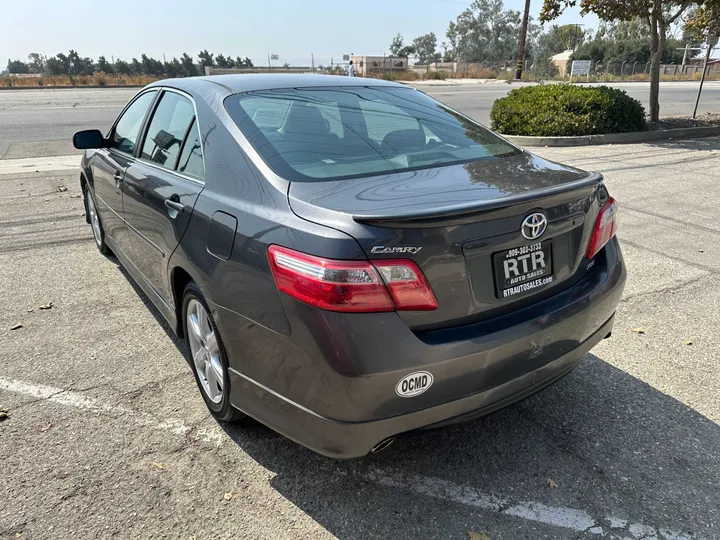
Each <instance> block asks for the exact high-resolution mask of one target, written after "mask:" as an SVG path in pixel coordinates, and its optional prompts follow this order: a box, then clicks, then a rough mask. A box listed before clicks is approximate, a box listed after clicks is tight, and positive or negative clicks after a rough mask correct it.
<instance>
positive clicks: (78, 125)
mask: <svg viewBox="0 0 720 540" xmlns="http://www.w3.org/2000/svg"><path fill="white" fill-rule="evenodd" d="M614 86H616V87H618V88H621V89H623V90H625V91H626V92H627V93H628V94H630V95H631V96H632V97H634V98H636V99H638V100H640V101H641V102H642V103H643V104H644V105H645V107H646V108H647V99H648V92H649V90H648V88H649V86H648V84H645V83H618V84H615V85H614ZM660 87H661V90H660V105H661V113H662V115H663V116H672V115H683V114H685V115H687V114H691V113H692V109H693V105H694V104H695V95H696V93H697V87H698V83H695V82H673V83H663V84H661V85H660ZM418 88H420V89H421V90H422V91H424V92H427V93H428V94H430V95H431V96H433V97H435V98H437V99H439V100H440V101H442V102H444V103H447V104H448V105H450V106H451V107H453V108H455V109H457V110H460V111H462V112H464V113H465V114H468V115H469V116H471V117H472V118H474V119H475V120H478V121H479V122H481V123H482V124H485V125H488V126H489V125H490V109H491V108H492V104H493V102H494V101H495V100H496V99H497V98H500V97H503V96H505V95H506V94H507V93H508V92H509V91H510V90H512V89H513V88H514V86H513V85H510V84H505V83H488V84H472V85H462V86H460V85H456V86H442V85H439V86H425V85H423V86H420V85H418ZM137 91H138V89H137V88H106V89H81V90H78V89H67V90H65V89H53V90H48V89H44V90H6V91H0V158H3V157H4V158H6V159H9V158H21V157H32V156H38V155H41V156H53V155H65V154H69V153H72V152H73V151H74V150H73V148H72V144H71V142H70V141H71V138H72V135H73V133H74V132H75V131H77V130H80V129H90V128H97V129H101V130H103V131H104V130H106V129H107V128H108V127H109V126H110V124H111V123H112V121H113V120H114V119H115V117H116V116H117V114H118V113H119V112H120V110H121V109H122V107H123V106H124V105H125V103H127V101H128V100H129V99H130V98H131V97H132V96H133V95H135V93H136V92H137ZM707 111H712V112H720V82H717V81H712V82H708V83H706V86H705V89H704V91H703V99H702V101H701V105H700V108H699V112H701V113H702V112H707Z"/></svg>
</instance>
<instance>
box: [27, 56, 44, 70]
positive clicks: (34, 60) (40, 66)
mask: <svg viewBox="0 0 720 540" xmlns="http://www.w3.org/2000/svg"><path fill="white" fill-rule="evenodd" d="M28 60H29V62H28V67H29V68H30V73H45V70H46V69H47V63H46V62H45V59H44V58H43V57H42V55H41V54H38V53H30V54H28Z"/></svg>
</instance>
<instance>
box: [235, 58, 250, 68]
mask: <svg viewBox="0 0 720 540" xmlns="http://www.w3.org/2000/svg"><path fill="white" fill-rule="evenodd" d="M235 66H236V67H254V66H253V63H252V60H250V59H249V58H248V57H247V56H246V57H245V58H244V59H243V58H240V57H239V56H238V57H237V58H236V59H235Z"/></svg>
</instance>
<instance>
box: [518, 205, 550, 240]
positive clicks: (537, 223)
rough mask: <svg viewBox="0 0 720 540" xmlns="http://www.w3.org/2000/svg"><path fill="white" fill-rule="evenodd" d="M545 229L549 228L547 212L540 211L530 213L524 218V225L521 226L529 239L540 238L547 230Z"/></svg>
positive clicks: (524, 234) (521, 229) (523, 233)
mask: <svg viewBox="0 0 720 540" xmlns="http://www.w3.org/2000/svg"><path fill="white" fill-rule="evenodd" d="M545 229H547V218H546V217H545V214H541V213H540V212H535V213H534V214H530V215H529V216H528V217H526V218H525V219H523V222H522V227H520V231H521V232H522V235H523V236H524V237H525V238H527V239H528V240H535V239H536V238H540V237H541V236H542V235H543V233H544V232H545Z"/></svg>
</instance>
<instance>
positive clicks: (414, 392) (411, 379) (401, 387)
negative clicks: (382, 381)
mask: <svg viewBox="0 0 720 540" xmlns="http://www.w3.org/2000/svg"><path fill="white" fill-rule="evenodd" d="M432 383H433V376H432V373H428V372H427V371H416V372H415V373H411V374H410V375H405V376H404V377H403V378H402V379H400V380H399V381H398V383H397V385H396V386H395V393H396V394H397V395H398V396H400V397H415V396H419V395H420V394H422V393H423V392H424V391H425V390H427V389H428V388H430V387H431V386H432Z"/></svg>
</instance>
